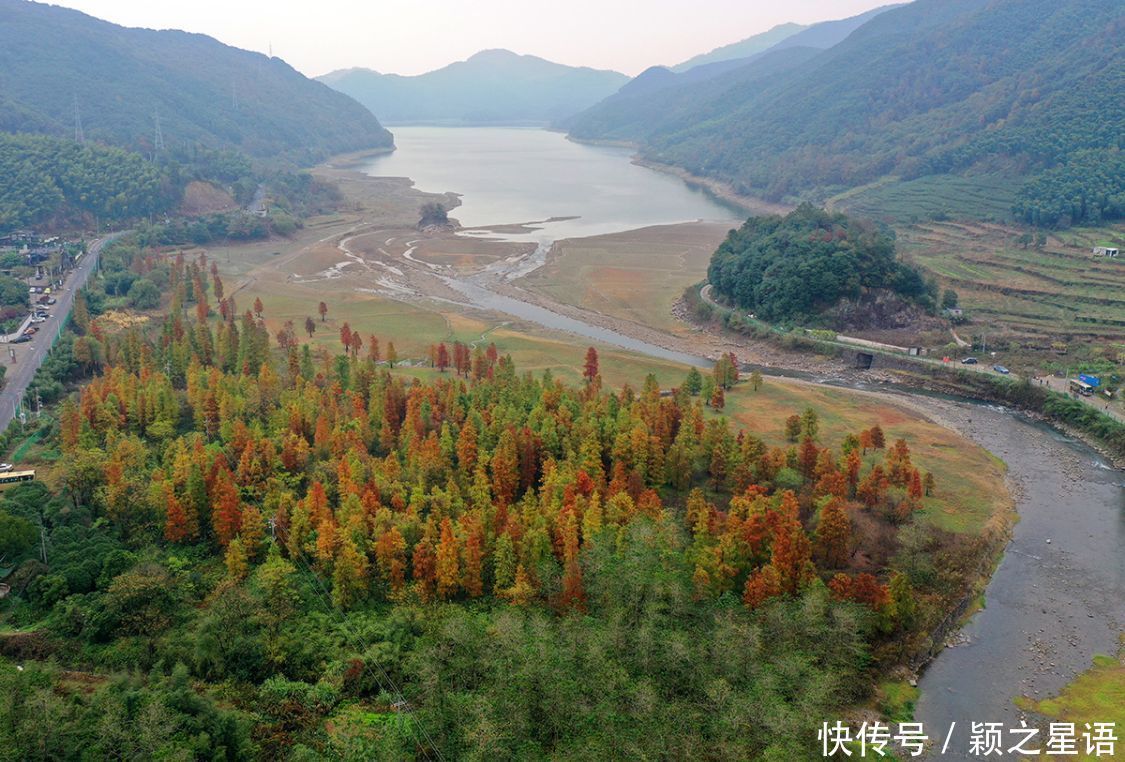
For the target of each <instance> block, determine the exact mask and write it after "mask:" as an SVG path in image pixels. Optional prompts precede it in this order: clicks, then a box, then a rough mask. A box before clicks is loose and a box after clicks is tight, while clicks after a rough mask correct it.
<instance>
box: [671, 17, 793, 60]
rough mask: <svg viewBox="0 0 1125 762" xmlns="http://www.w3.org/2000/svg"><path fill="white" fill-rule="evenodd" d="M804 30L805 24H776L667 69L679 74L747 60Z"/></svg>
mask: <svg viewBox="0 0 1125 762" xmlns="http://www.w3.org/2000/svg"><path fill="white" fill-rule="evenodd" d="M804 29H808V26H807V25H805V24H793V23H788V24H778V25H777V26H775V27H773V28H772V29H769V30H767V31H765V32H762V33H761V34H756V35H754V36H752V37H747V38H746V39H745V40H739V41H738V42H732V43H731V44H729V45H723V46H722V47H718V48H715V49H714V50H712V51H711V52H710V53H701V54H699V55H697V56H694V57H692V58H689V59H688V60H686V61H684V62H683V63H681V64H676V65H675V66H669V67H668V68H669V69H671V70H672V71H675V72H681V71H687V70H688V69H693V68H695V67H696V66H703V65H704V64H711V63H718V62H719V61H731V60H734V59H738V58H747V57H748V56H752V55H754V54H755V53H764V52H765V51H767V50H769V49H770V48H772V47H773V46H774V45H776V44H777V43H779V42H781V41H782V40H784V39H785V38H787V37H792V36H793V35H795V34H797V32H800V31H802V30H804Z"/></svg>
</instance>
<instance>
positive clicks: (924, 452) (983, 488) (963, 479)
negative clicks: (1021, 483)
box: [727, 379, 1008, 534]
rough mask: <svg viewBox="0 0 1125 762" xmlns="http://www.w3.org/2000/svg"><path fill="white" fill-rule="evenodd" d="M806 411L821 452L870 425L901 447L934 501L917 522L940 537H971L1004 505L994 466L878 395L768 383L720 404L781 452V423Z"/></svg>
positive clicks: (874, 458)
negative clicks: (924, 477) (927, 479)
mask: <svg viewBox="0 0 1125 762" xmlns="http://www.w3.org/2000/svg"><path fill="white" fill-rule="evenodd" d="M810 407H811V408H812V409H813V410H815V411H816V412H817V415H818V417H819V420H820V437H819V439H820V443H821V444H822V445H824V446H832V447H839V444H840V442H841V441H842V440H843V438H844V437H845V436H846V435H847V434H858V433H859V432H860V431H861V430H863V429H867V428H870V427H871V426H873V425H875V424H879V426H880V427H882V429H883V432H884V434H885V435H886V438H887V442H888V444H889V443H891V442H894V441H895V440H897V439H905V440H906V442H907V444H908V445H910V451H911V458H912V460H913V462H914V464H915V465H916V466H918V467H919V468H921V469H922V470H923V471H930V472H932V473H933V475H934V479H935V481H936V483H937V490H936V492H935V494H934V495H933V496H932V497H928V498H926V499H925V500H924V504H925V511H923V513H922V515H923V516H924V517H925V519H926V520H927V521H931V522H932V523H934V524H935V525H936V526H939V527H941V528H942V529H947V530H949V531H953V532H960V533H971V534H978V533H980V532H982V531H984V529H985V528H986V527H987V526H988V525H989V524H990V522H991V521H992V519H993V517H994V515H996V513H997V512H998V511H1000V510H1002V509H1003V508H1004V506H1006V505H1007V501H1008V497H1007V490H1006V489H1005V487H1004V471H1005V468H1004V465H1003V463H1002V462H1001V461H1000V460H999V459H998V458H996V457H995V456H994V455H992V454H991V453H989V452H988V451H987V450H985V449H984V448H982V447H979V446H977V445H974V444H972V443H970V442H968V441H966V440H965V439H964V438H962V437H961V436H960V435H958V434H957V433H956V432H954V431H952V430H951V429H947V428H945V427H944V426H941V425H939V424H937V423H933V422H932V421H928V420H926V419H925V418H923V417H922V416H921V415H919V414H918V413H916V412H914V411H913V410H910V409H908V408H905V407H902V406H899V405H896V404H894V403H893V402H891V401H888V400H886V399H884V398H882V397H879V396H877V395H872V394H864V393H860V392H853V391H849V390H846V389H833V388H830V387H824V386H815V385H811V384H803V383H794V382H789V381H779V380H774V379H767V380H766V381H765V383H764V384H763V386H762V387H761V389H759V390H758V391H757V392H755V391H753V389H752V388H751V386H750V384H748V383H741V384H739V385H738V386H737V387H735V389H734V390H732V392H731V393H730V394H729V395H728V396H727V412H728V414H730V415H731V417H733V418H734V420H735V421H737V422H738V423H739V424H741V425H742V426H743V427H745V428H746V429H747V430H748V431H751V432H753V433H754V434H756V435H758V436H759V437H761V438H762V439H763V440H765V441H766V442H767V443H768V444H770V445H779V446H786V445H787V444H788V442H787V441H786V439H785V432H784V425H785V419H786V418H787V417H789V416H790V415H794V414H800V413H801V412H802V411H804V410H805V409H806V408H810ZM882 457H883V453H881V452H869V453H868V454H867V456H866V459H867V464H868V465H871V464H873V463H875V462H878V461H880V460H881V459H882Z"/></svg>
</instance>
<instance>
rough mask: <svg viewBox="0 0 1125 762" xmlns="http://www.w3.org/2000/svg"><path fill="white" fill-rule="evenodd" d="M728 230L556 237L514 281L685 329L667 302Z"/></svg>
mask: <svg viewBox="0 0 1125 762" xmlns="http://www.w3.org/2000/svg"><path fill="white" fill-rule="evenodd" d="M728 230H729V226H728V225H724V224H721V223H684V224H679V225H658V226H654V227H648V228H642V229H640V230H631V231H628V232H625V233H614V234H612V235H603V236H594V237H591V238H575V239H569V240H564V241H559V242H558V243H557V244H556V245H555V248H554V249H553V250H552V251H551V254H550V255H549V256H548V258H547V264H546V265H545V266H543V267H541V268H540V269H538V270H536V271H535V272H533V273H531V274H530V275H529V276H527V277H525V278H523V279H521V280H520V281H518V283H519V285H521V286H523V287H525V288H528V289H530V290H533V291H539V292H541V293H543V294H545V295H546V296H549V297H550V298H552V299H554V300H555V301H558V302H562V303H564V304H574V305H577V306H579V307H582V308H584V309H588V310H593V311H595V312H600V313H602V314H603V315H608V316H610V317H614V318H620V319H622V320H629V321H632V322H634V323H638V324H640V325H645V326H649V327H652V328H658V329H660V330H663V331H668V332H670V333H681V334H683V333H688V332H689V331H690V329H689V328H688V327H687V326H685V325H684V324H683V323H681V322H679V321H677V320H676V319H675V318H673V317H672V305H673V304H674V303H675V302H676V300H677V299H679V297H680V295H681V294H682V293H683V291H684V289H685V288H686V287H687V286H689V285H691V284H692V283H697V282H698V281H700V280H702V279H703V277H704V276H705V274H706V272H707V265H708V263H710V261H711V254H712V253H713V252H714V251H715V248H716V247H717V246H718V245H719V243H720V242H721V241H722V240H723V238H724V237H726V234H727V231H728Z"/></svg>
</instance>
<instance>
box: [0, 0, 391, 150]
mask: <svg viewBox="0 0 1125 762" xmlns="http://www.w3.org/2000/svg"><path fill="white" fill-rule="evenodd" d="M76 105H77V110H78V112H79V114H80V116H81V122H82V128H83V131H84V133H85V136H86V138H87V139H90V140H93V141H97V142H105V143H111V144H114V145H118V146H121V147H124V148H129V149H134V150H139V151H142V152H150V151H151V150H152V148H153V143H154V141H155V135H156V121H157V118H159V124H160V131H161V133H162V136H163V141H164V143H165V145H167V146H169V147H173V146H179V147H182V146H184V145H185V144H195V143H201V144H203V145H207V146H210V147H230V148H237V149H239V150H242V151H244V152H246V153H248V154H251V155H253V156H259V157H266V156H275V155H278V154H284V155H286V156H287V157H288V158H290V159H292V160H293V161H296V162H297V163H302V164H304V163H311V162H313V161H315V160H318V159H321V158H323V157H325V156H327V155H329V154H332V153H339V152H343V151H349V150H357V149H362V148H372V147H386V146H390V145H392V138H391V135H390V133H389V132H387V131H386V130H384V129H383V128H382V126H380V124H379V122H378V120H377V119H376V118H375V117H374V116H372V115H371V114H370V113H369V112H368V111H367V110H366V109H364V108H363V107H362V106H360V105H359V104H358V103H356V102H354V101H353V100H351V99H350V98H347V97H346V96H344V95H341V94H340V93H337V92H334V91H333V90H332V89H331V88H328V87H325V86H324V85H322V84H320V83H318V82H314V81H312V80H309V79H307V78H306V77H304V76H303V75H301V74H300V73H299V72H297V71H296V70H294V69H293V68H292V67H290V66H289V65H288V64H286V63H285V62H284V61H282V60H281V59H278V58H269V57H266V56H263V55H260V54H258V53H251V52H249V51H245V50H239V49H237V48H232V47H229V46H227V45H223V44H222V43H220V42H218V41H216V40H214V39H212V38H210V37H206V36H203V35H198V34H187V33H185V32H179V31H153V30H148V29H127V28H124V27H120V26H116V25H114V24H110V23H108V22H105V21H100V20H98V19H95V18H92V17H90V16H87V15H85V14H82V13H78V12H77V11H72V10H67V9H64V8H59V7H55V6H49V5H43V4H39V3H30V2H24V1H23V0H0V130H3V131H6V132H39V133H47V134H52V135H67V136H73V135H74V133H75V108H76Z"/></svg>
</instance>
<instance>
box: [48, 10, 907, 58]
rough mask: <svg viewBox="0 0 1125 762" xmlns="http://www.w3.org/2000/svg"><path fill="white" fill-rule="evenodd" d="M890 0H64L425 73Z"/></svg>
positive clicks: (701, 45) (806, 17) (668, 50)
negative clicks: (461, 63) (501, 54)
mask: <svg viewBox="0 0 1125 762" xmlns="http://www.w3.org/2000/svg"><path fill="white" fill-rule="evenodd" d="M888 2H892V0H788V1H787V2H783V3H779V2H776V0H366V1H365V0H273V2H266V1H265V0H175V1H173V0H56V2H55V3H54V4H56V5H64V6H67V7H70V8H76V9H78V10H80V11H83V12H85V13H89V14H90V15H92V16H97V17H98V18H102V19H106V20H107V21H112V22H114V23H115V24H123V25H125V26H141V27H150V28H154V29H169V28H172V29H184V30H186V31H189V32H201V33H203V34H208V35H211V36H212V37H215V38H217V39H219V40H220V41H222V42H225V43H227V44H228V45H234V46H236V47H240V48H246V49H249V50H257V51H260V52H263V53H265V52H267V51H268V50H269V46H270V44H271V43H272V44H273V52H274V55H276V56H280V57H281V58H284V59H285V60H286V61H288V62H289V63H290V64H292V65H293V66H294V67H296V68H297V69H299V70H300V71H302V72H303V73H305V74H306V75H309V76H316V75H319V74H324V73H326V72H328V71H331V70H333V69H342V68H347V67H351V66H365V67H368V68H371V69H376V70H378V71H381V72H396V73H399V74H419V73H422V72H425V71H430V70H432V69H437V68H440V67H442V66H444V65H445V64H447V63H450V62H452V61H458V60H463V59H465V58H467V57H468V56H470V55H472V54H473V53H475V52H476V51H478V50H482V49H484V48H508V49H509V50H514V51H516V52H517V53H531V54H534V55H537V56H541V57H543V58H547V59H550V60H552V61H558V62H559V63H565V64H571V65H576V66H593V67H596V68H604V69H617V70H618V71H622V72H625V73H626V74H631V75H632V74H638V73H640V72H641V71H642V70H644V69H645V68H647V67H648V66H651V65H653V64H675V63H679V62H680V61H683V60H685V59H687V58H690V57H691V56H693V55H695V54H697V53H701V52H706V51H708V50H711V49H712V48H715V47H718V46H719V45H725V44H727V43H729V42H735V41H736V40H740V39H743V38H745V37H749V36H750V35H752V34H756V33H758V32H763V31H765V30H766V29H769V28H770V27H772V26H774V25H776V24H780V23H784V22H786V21H796V22H799V23H809V22H813V21H823V20H826V19H837V18H845V17H847V16H854V15H855V14H857V13H862V12H863V11H866V10H869V9H871V8H875V7H877V6H879V5H885V4H887V3H888Z"/></svg>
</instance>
